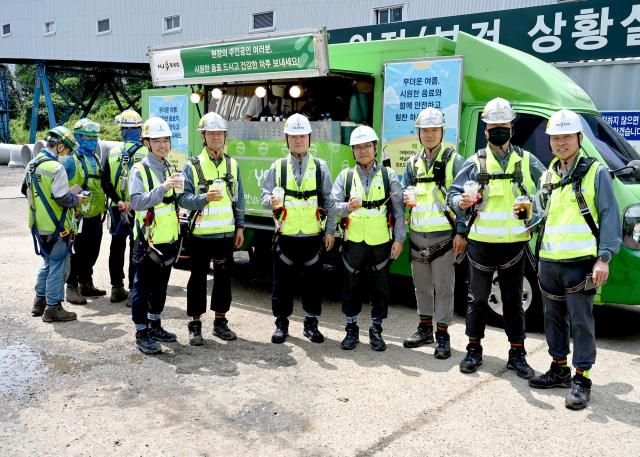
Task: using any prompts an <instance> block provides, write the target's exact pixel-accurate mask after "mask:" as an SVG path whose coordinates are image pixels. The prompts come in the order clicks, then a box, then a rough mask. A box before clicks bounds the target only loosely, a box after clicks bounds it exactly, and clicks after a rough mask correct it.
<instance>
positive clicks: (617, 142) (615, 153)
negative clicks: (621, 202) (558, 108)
mask: <svg viewBox="0 0 640 457" xmlns="http://www.w3.org/2000/svg"><path fill="white" fill-rule="evenodd" d="M580 117H581V118H582V125H583V126H584V134H585V135H586V136H587V138H589V141H591V143H593V145H594V146H595V147H596V148H598V152H600V155H602V158H603V159H604V161H605V162H606V163H607V165H608V166H609V168H610V169H611V170H615V169H616V168H621V167H624V166H625V165H627V164H628V163H629V162H630V161H632V160H638V159H640V154H639V153H638V152H637V151H636V150H635V149H633V147H631V145H630V144H629V143H628V142H627V141H626V140H625V139H624V138H623V137H622V136H621V135H620V134H619V133H618V132H617V131H616V130H615V129H614V128H613V127H611V126H610V125H609V124H607V122H606V121H605V120H604V119H602V117H600V116H594V115H593V114H580ZM619 178H620V180H621V181H622V182H624V183H632V182H636V180H635V179H633V177H632V176H619Z"/></svg>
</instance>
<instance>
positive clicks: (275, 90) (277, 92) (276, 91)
mask: <svg viewBox="0 0 640 457" xmlns="http://www.w3.org/2000/svg"><path fill="white" fill-rule="evenodd" d="M285 87H286V86H271V93H272V94H273V95H274V96H276V97H284V90H285Z"/></svg>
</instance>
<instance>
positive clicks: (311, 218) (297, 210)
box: [275, 153, 320, 235]
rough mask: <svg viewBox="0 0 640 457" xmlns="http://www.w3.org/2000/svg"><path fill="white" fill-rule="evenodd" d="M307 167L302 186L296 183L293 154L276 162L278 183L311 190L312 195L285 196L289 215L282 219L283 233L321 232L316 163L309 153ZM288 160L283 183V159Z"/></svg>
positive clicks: (289, 187) (299, 189)
mask: <svg viewBox="0 0 640 457" xmlns="http://www.w3.org/2000/svg"><path fill="white" fill-rule="evenodd" d="M307 156H308V161H307V168H306V169H305V171H304V174H303V176H302V182H301V183H300V186H298V184H297V183H296V178H295V175H294V173H293V166H292V164H291V160H292V159H291V155H289V156H288V157H285V158H282V159H278V160H277V161H276V163H275V167H276V184H277V185H278V186H280V187H283V188H284V189H285V190H286V189H289V190H292V191H297V192H311V193H312V195H311V196H310V197H309V198H308V199H307V200H305V199H303V198H295V197H292V196H290V195H286V196H285V198H284V207H285V208H286V209H287V217H286V219H285V220H284V221H282V225H281V229H280V233H282V234H283V235H298V234H299V233H304V234H305V235H315V234H318V233H320V220H319V218H318V214H317V213H318V196H317V194H316V192H315V191H316V164H315V161H314V160H313V157H312V155H311V154H309V153H307ZM282 160H286V161H287V182H286V185H283V183H282V182H281V181H282V179H281V176H280V170H281V161H282Z"/></svg>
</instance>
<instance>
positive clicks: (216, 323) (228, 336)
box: [213, 317, 237, 341]
mask: <svg viewBox="0 0 640 457" xmlns="http://www.w3.org/2000/svg"><path fill="white" fill-rule="evenodd" d="M227 322H229V321H228V320H227V319H225V318H224V317H222V318H220V317H219V318H217V319H214V320H213V335H214V336H217V337H218V338H220V339H221V340H225V341H233V340H235V339H236V338H237V336H236V334H235V332H232V331H231V330H230V329H229V326H228V325H227Z"/></svg>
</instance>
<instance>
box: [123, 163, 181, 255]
mask: <svg viewBox="0 0 640 457" xmlns="http://www.w3.org/2000/svg"><path fill="white" fill-rule="evenodd" d="M133 168H135V169H137V170H138V172H139V173H140V177H141V178H142V185H143V187H144V191H145V192H150V191H151V189H155V188H156V187H158V186H161V185H162V183H164V179H159V178H158V177H157V176H156V173H155V172H154V171H153V169H151V179H152V181H153V182H152V187H151V189H150V188H149V183H148V180H147V172H146V171H145V169H144V166H143V165H142V163H140V162H138V163H137V164H135V165H134V166H133ZM153 213H154V217H155V222H154V224H153V233H152V241H153V243H154V244H165V243H171V242H173V241H177V240H178V231H179V228H180V223H179V221H178V214H177V213H176V207H175V205H174V204H173V203H164V202H160V203H159V204H157V205H156V206H154V207H153ZM146 216H147V209H143V210H140V211H136V222H137V223H136V224H135V227H134V235H135V238H136V239H140V234H139V231H138V226H139V227H140V228H143V227H144V219H145V217H146Z"/></svg>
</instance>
